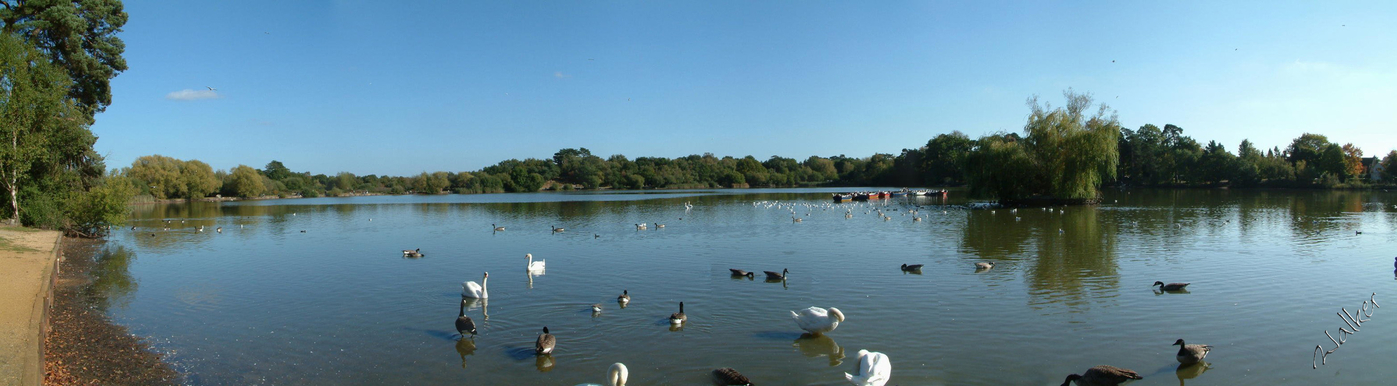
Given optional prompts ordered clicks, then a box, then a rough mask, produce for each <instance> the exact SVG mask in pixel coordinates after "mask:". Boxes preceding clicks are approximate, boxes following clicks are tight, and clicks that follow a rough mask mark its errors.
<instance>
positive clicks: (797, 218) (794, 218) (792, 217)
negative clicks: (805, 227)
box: [791, 216, 805, 222]
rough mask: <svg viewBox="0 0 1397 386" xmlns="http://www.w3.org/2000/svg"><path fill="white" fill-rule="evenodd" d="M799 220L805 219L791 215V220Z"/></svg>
mask: <svg viewBox="0 0 1397 386" xmlns="http://www.w3.org/2000/svg"><path fill="white" fill-rule="evenodd" d="M801 221H805V219H803V218H800V217H795V216H791V222H801Z"/></svg>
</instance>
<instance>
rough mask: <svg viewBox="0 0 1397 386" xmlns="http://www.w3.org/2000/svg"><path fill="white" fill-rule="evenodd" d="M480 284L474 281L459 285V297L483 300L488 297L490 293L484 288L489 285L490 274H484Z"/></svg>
mask: <svg viewBox="0 0 1397 386" xmlns="http://www.w3.org/2000/svg"><path fill="white" fill-rule="evenodd" d="M480 282H481V283H482V284H476V283H475V282H474V281H468V282H465V283H461V296H463V297H467V298H472V299H485V298H488V297H490V292H489V291H488V288H487V287H486V286H488V285H490V273H489V272H486V273H485V277H484V278H481V279H480Z"/></svg>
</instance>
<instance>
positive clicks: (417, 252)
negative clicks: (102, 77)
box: [301, 231, 426, 257]
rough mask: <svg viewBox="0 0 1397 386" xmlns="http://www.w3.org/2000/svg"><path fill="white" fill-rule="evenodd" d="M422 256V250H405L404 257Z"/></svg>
mask: <svg viewBox="0 0 1397 386" xmlns="http://www.w3.org/2000/svg"><path fill="white" fill-rule="evenodd" d="M301 232H305V231H301ZM422 256H426V255H424V254H422V248H417V249H414V250H406V249H404V250H403V257H422Z"/></svg>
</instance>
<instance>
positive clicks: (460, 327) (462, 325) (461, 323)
mask: <svg viewBox="0 0 1397 386" xmlns="http://www.w3.org/2000/svg"><path fill="white" fill-rule="evenodd" d="M456 332H459V333H461V337H463V338H464V337H465V336H466V333H470V334H471V335H472V336H474V335H475V321H474V320H471V317H469V316H466V299H461V313H460V314H459V315H457V316H456Z"/></svg>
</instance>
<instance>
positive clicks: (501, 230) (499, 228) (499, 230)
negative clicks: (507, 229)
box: [490, 223, 504, 232]
mask: <svg viewBox="0 0 1397 386" xmlns="http://www.w3.org/2000/svg"><path fill="white" fill-rule="evenodd" d="M490 226H491V227H494V228H495V231H496V232H504V227H501V226H495V224H493V223H491V224H490Z"/></svg>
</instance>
